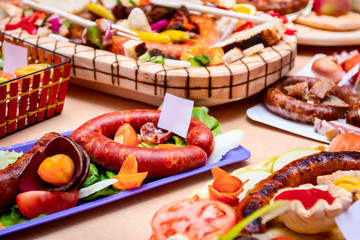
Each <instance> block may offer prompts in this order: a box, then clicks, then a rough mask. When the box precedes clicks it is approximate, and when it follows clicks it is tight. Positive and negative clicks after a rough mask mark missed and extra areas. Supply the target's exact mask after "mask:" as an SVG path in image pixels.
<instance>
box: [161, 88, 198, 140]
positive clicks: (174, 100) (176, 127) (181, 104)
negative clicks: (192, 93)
mask: <svg viewBox="0 0 360 240" xmlns="http://www.w3.org/2000/svg"><path fill="white" fill-rule="evenodd" d="M193 107H194V101H192V100H188V99H184V98H180V97H177V96H174V95H172V94H169V93H166V94H165V98H164V102H163V106H162V109H161V114H160V118H159V122H158V127H159V128H162V129H165V130H168V131H171V132H173V133H175V134H177V135H179V136H180V137H183V138H186V135H187V132H188V130H189V126H190V120H191V114H192V110H193Z"/></svg>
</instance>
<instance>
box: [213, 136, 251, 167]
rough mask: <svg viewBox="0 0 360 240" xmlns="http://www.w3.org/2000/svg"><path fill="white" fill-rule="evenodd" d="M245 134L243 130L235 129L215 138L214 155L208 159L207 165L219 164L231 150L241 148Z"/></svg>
mask: <svg viewBox="0 0 360 240" xmlns="http://www.w3.org/2000/svg"><path fill="white" fill-rule="evenodd" d="M244 136H245V133H244V131H243V130H241V129H233V130H230V131H227V132H224V133H222V134H220V135H217V136H216V137H215V138H214V141H215V148H214V151H213V153H212V154H211V155H210V157H209V158H208V159H207V162H206V164H211V163H216V162H219V161H220V160H221V159H222V158H223V156H225V154H226V153H227V152H229V151H230V150H232V149H234V148H236V147H238V146H240V144H241V142H242V140H243V139H244Z"/></svg>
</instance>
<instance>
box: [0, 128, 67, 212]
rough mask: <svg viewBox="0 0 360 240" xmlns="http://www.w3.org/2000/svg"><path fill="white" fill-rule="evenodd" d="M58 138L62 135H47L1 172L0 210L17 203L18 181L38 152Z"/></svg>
mask: <svg viewBox="0 0 360 240" xmlns="http://www.w3.org/2000/svg"><path fill="white" fill-rule="evenodd" d="M58 136H60V135H59V134H58V133H55V132H51V133H47V134H45V135H44V136H43V137H42V138H41V139H40V140H39V141H38V142H36V143H35V145H34V147H32V148H31V150H30V151H28V152H27V153H25V154H24V155H22V156H21V157H20V158H19V159H18V160H17V161H16V162H15V163H13V164H11V165H9V166H8V167H6V168H4V169H2V170H0V208H3V207H6V206H8V205H9V204H11V203H12V202H13V201H15V197H16V195H17V194H18V192H19V187H18V179H19V177H20V175H21V174H22V173H23V171H24V169H25V168H26V167H27V165H28V164H29V163H30V160H31V158H32V157H33V156H34V154H35V153H36V152H37V151H42V150H43V149H44V148H45V146H46V145H47V144H48V143H49V142H50V141H51V140H52V139H54V138H56V137H58Z"/></svg>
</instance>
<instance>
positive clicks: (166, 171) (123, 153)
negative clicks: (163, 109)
mask: <svg viewBox="0 0 360 240" xmlns="http://www.w3.org/2000/svg"><path fill="white" fill-rule="evenodd" d="M159 117H160V111H159V110H124V111H117V112H112V113H108V114H104V115H101V116H99V117H96V118H94V119H91V120H89V121H88V122H86V123H84V124H83V125H82V126H80V127H79V128H78V129H76V130H75V131H74V132H73V133H72V134H71V136H70V137H71V138H73V139H74V140H75V141H76V142H77V143H79V144H80V145H81V146H82V147H83V148H84V149H85V151H86V152H87V153H88V154H89V156H90V159H91V160H92V161H93V162H95V163H96V164H98V165H100V166H102V167H103V168H106V169H109V170H112V171H115V172H118V171H119V170H120V168H121V165H122V163H123V161H124V160H125V158H126V157H127V156H128V155H129V154H130V153H132V154H135V156H136V159H137V161H138V169H139V171H140V172H143V171H148V176H149V177H162V176H170V175H174V174H177V173H180V172H184V171H188V170H191V169H195V168H198V167H200V166H203V165H204V164H205V163H206V159H207V156H210V154H211V153H212V151H213V149H214V136H213V134H212V132H211V131H210V129H209V128H208V127H207V126H206V125H205V124H204V123H202V122H201V121H199V120H197V119H195V118H192V119H191V122H190V126H189V130H188V134H187V138H186V141H187V142H188V143H189V146H186V147H179V148H166V149H151V148H144V147H133V146H127V145H123V144H120V143H118V142H115V141H113V140H112V139H113V137H114V135H115V133H116V131H117V129H118V128H119V127H120V126H121V125H122V124H124V123H129V124H130V125H131V126H132V127H133V128H134V129H135V130H136V131H137V132H138V131H139V129H140V128H141V126H142V125H144V124H145V123H147V122H152V123H154V124H155V125H157V122H158V121H159Z"/></svg>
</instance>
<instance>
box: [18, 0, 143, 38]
mask: <svg viewBox="0 0 360 240" xmlns="http://www.w3.org/2000/svg"><path fill="white" fill-rule="evenodd" d="M22 3H23V4H25V5H27V6H29V7H31V8H34V9H36V10H40V11H44V12H51V13H56V14H57V15H59V16H60V17H63V18H66V19H67V20H69V21H70V22H72V23H75V24H78V25H79V26H81V27H90V26H94V25H96V23H95V22H93V21H90V20H87V19H84V18H81V17H79V16H76V15H74V14H70V13H67V12H64V11H62V10H60V9H56V8H52V7H49V6H44V5H41V4H38V3H36V2H33V1H31V0H23V2H22ZM111 27H112V28H113V29H115V30H117V32H116V34H117V35H121V36H124V37H128V38H132V39H136V40H140V39H139V38H138V37H135V36H137V35H138V34H137V33H135V32H133V31H131V30H129V29H127V28H124V27H121V26H118V25H116V24H112V25H111Z"/></svg>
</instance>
